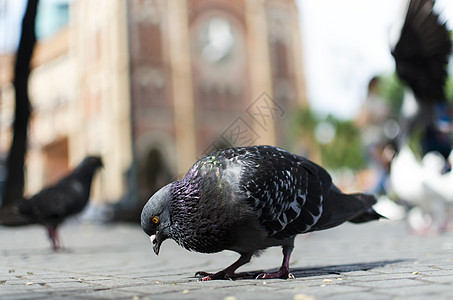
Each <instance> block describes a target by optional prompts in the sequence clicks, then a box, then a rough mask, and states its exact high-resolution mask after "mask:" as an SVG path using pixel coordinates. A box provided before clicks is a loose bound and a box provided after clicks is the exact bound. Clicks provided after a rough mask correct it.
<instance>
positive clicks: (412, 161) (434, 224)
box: [390, 145, 453, 235]
mask: <svg viewBox="0 0 453 300" xmlns="http://www.w3.org/2000/svg"><path fill="white" fill-rule="evenodd" d="M449 159H450V160H452V159H453V153H452V154H450V156H449ZM444 166H445V159H444V156H443V155H442V154H440V153H438V152H436V151H431V152H428V153H426V154H425V155H424V156H423V158H422V159H421V160H419V159H418V158H417V157H416V156H415V154H414V152H413V151H412V150H411V149H410V147H409V146H408V145H404V146H403V147H402V148H401V150H400V151H399V152H398V154H397V155H396V156H395V157H394V158H393V160H392V164H391V172H390V183H391V187H392V189H393V192H394V193H395V194H396V195H397V196H398V198H399V199H401V200H402V201H403V202H404V203H405V204H407V205H408V208H409V210H408V213H407V217H406V221H407V224H408V225H409V229H410V230H411V231H412V232H414V233H416V234H419V235H425V234H430V233H443V232H444V231H445V230H446V229H447V226H448V208H449V207H451V205H452V204H453V189H452V188H451V187H452V184H453V172H452V171H450V172H446V173H443V170H444ZM414 216H415V217H414Z"/></svg>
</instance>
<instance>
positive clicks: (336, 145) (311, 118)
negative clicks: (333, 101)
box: [292, 108, 365, 170]
mask: <svg viewBox="0 0 453 300" xmlns="http://www.w3.org/2000/svg"><path fill="white" fill-rule="evenodd" d="M321 122H327V123H330V124H331V125H333V127H334V128H335V135H334V137H333V139H332V140H330V141H329V142H327V143H326V142H325V141H320V140H318V139H317V138H316V135H315V130H316V127H317V126H318V125H319V124H320V123H321ZM292 129H293V130H292V132H293V135H294V137H295V139H296V140H302V141H303V142H304V143H310V145H309V147H310V148H311V149H312V150H314V151H316V152H317V153H318V154H320V156H321V160H322V162H321V163H322V165H323V166H325V167H327V168H329V169H331V170H338V169H343V168H348V169H352V170H358V169H360V168H362V167H363V166H364V165H365V160H364V156H363V148H362V144H361V140H360V133H359V130H358V129H357V128H356V127H355V125H354V124H353V123H352V122H351V121H344V120H339V119H336V118H335V117H333V116H331V115H329V116H328V117H327V118H321V117H319V116H317V115H315V114H314V113H313V112H312V111H311V110H310V109H309V108H307V109H301V110H300V111H298V112H297V113H295V115H294V121H293V124H292Z"/></svg>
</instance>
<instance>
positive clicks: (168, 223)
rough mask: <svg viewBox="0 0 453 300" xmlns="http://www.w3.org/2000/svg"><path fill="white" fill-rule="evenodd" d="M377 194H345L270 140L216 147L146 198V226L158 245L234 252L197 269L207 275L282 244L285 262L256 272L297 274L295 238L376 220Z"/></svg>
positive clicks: (231, 270)
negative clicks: (219, 265)
mask: <svg viewBox="0 0 453 300" xmlns="http://www.w3.org/2000/svg"><path fill="white" fill-rule="evenodd" d="M375 202H376V199H375V197H374V196H372V195H366V194H359V193H357V194H349V195H348V194H343V193H342V192H341V191H340V190H339V189H338V188H337V187H336V186H335V185H334V184H333V183H332V179H331V177H330V175H329V174H328V173H327V171H326V170H325V169H323V168H322V167H320V166H319V165H317V164H315V163H313V162H311V161H310V160H308V159H306V158H304V157H301V156H298V155H295V154H292V153H290V152H287V151H285V150H283V149H280V148H277V147H273V146H251V147H237V148H228V149H223V150H218V151H215V152H213V153H211V154H209V155H207V156H205V157H203V158H201V159H200V160H198V161H197V162H196V163H195V164H194V165H193V166H192V167H191V168H190V169H189V171H188V172H187V173H186V174H185V176H184V178H183V179H181V180H177V181H174V182H172V183H170V184H168V185H166V186H164V187H163V188H162V189H160V190H159V191H157V192H156V193H155V194H154V195H153V196H152V197H151V198H150V199H149V200H148V202H147V203H146V205H145V206H144V208H143V210H142V214H141V226H142V228H143V230H144V232H145V233H146V234H147V235H149V236H150V239H151V241H152V244H153V250H154V252H155V254H156V255H158V254H159V251H160V247H161V244H162V242H163V241H164V240H166V239H173V240H174V241H176V242H177V243H178V244H179V245H180V246H182V247H183V248H185V249H187V250H189V251H196V252H201V253H215V252H220V251H223V250H231V251H235V252H237V253H239V254H240V257H239V259H238V260H237V261H236V262H235V263H233V264H232V265H230V266H229V267H227V268H225V269H224V270H221V271H219V272H217V273H206V272H197V273H196V275H201V276H204V277H203V278H202V280H203V281H205V280H214V279H234V278H239V277H242V276H243V274H244V273H235V271H236V269H237V268H239V267H240V266H242V265H244V264H246V263H248V262H249V261H250V260H251V258H252V256H253V255H256V254H260V252H261V251H262V250H265V249H266V248H268V247H271V246H281V247H282V249H283V263H282V265H281V268H280V269H279V270H278V271H277V272H274V273H261V274H259V276H258V277H259V278H293V277H294V276H292V274H291V273H290V270H289V261H290V256H291V252H292V251H293V248H294V239H295V237H296V235H298V234H300V233H307V232H312V231H317V230H324V229H328V228H331V227H335V226H337V225H340V224H342V223H344V222H346V221H350V222H353V223H361V222H367V221H371V220H377V219H379V218H381V217H382V216H381V215H379V214H378V213H377V212H375V211H374V210H373V209H372V207H371V206H372V205H373V204H374V203H375Z"/></svg>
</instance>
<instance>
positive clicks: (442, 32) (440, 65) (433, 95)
mask: <svg viewBox="0 0 453 300" xmlns="http://www.w3.org/2000/svg"><path fill="white" fill-rule="evenodd" d="M433 6H434V1H433V0H411V1H410V3H409V5H408V8H407V14H406V17H405V21H404V23H403V26H402V29H401V33H400V37H399V40H398V42H397V43H396V45H395V47H394V48H393V49H392V55H393V57H394V58H395V63H396V70H397V73H398V76H399V77H400V78H401V79H402V80H403V81H404V82H406V83H407V84H408V85H409V87H410V88H411V89H412V90H413V92H414V94H415V96H416V98H417V100H418V101H422V102H433V103H435V102H443V101H445V93H444V85H445V82H446V80H447V75H448V74H447V68H446V66H447V64H448V59H449V56H450V53H451V49H452V42H451V38H450V35H449V31H448V29H447V26H446V24H445V22H442V21H440V19H439V15H438V14H436V13H435V12H434V11H433Z"/></svg>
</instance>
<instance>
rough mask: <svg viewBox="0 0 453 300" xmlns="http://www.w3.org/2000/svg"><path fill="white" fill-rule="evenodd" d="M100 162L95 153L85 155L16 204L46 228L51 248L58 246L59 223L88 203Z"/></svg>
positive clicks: (25, 213)
mask: <svg viewBox="0 0 453 300" xmlns="http://www.w3.org/2000/svg"><path fill="white" fill-rule="evenodd" d="M101 166H102V160H101V158H100V157H98V156H88V157H86V158H85V159H84V160H83V161H82V162H81V163H80V164H79V165H78V166H77V167H76V168H75V169H74V171H72V173H70V174H69V175H67V176H66V177H64V178H62V179H61V180H59V181H58V182H57V183H56V184H55V185H53V186H49V187H46V188H44V189H43V190H41V191H40V192H39V193H37V194H36V195H34V196H32V197H31V198H30V199H24V200H22V201H21V202H19V203H18V205H17V210H18V213H19V214H20V215H22V216H25V217H28V218H29V219H30V220H33V221H34V222H36V223H41V224H43V225H44V226H45V227H46V228H47V232H48V235H49V238H50V240H51V245H52V248H53V249H54V250H58V249H61V242H60V238H59V235H58V232H57V228H58V226H59V225H60V224H61V223H62V222H63V221H64V220H65V219H66V218H67V217H69V216H71V215H74V214H77V213H79V212H81V211H82V210H83V209H84V208H85V206H86V204H87V203H88V200H89V197H90V190H91V182H92V179H93V176H94V174H95V172H96V170H97V169H98V168H99V167H101Z"/></svg>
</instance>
